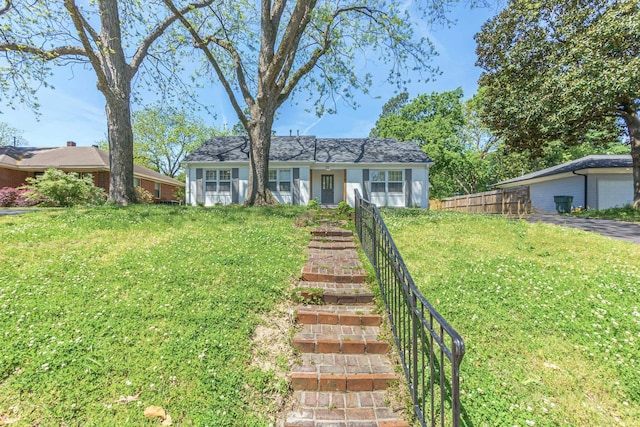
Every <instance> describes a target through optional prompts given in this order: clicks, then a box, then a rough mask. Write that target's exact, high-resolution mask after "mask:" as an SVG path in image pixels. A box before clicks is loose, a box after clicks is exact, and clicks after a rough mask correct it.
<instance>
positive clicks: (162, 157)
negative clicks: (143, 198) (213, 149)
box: [133, 104, 224, 178]
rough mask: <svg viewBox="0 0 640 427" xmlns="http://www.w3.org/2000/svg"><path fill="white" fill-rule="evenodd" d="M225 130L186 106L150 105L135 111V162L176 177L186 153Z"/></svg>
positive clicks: (180, 170)
mask: <svg viewBox="0 0 640 427" xmlns="http://www.w3.org/2000/svg"><path fill="white" fill-rule="evenodd" d="M223 133H224V132H221V131H218V130H216V129H214V128H212V127H209V126H207V125H206V124H205V123H204V121H203V120H202V119H201V118H200V117H196V116H194V115H193V114H190V113H189V112H188V111H186V110H184V109H180V108H171V107H163V106H162V105H160V104H155V105H151V106H148V107H145V108H144V109H142V110H139V111H134V112H133V156H134V162H135V163H137V164H139V165H142V166H146V167H148V168H150V169H153V170H155V171H158V172H160V173H162V174H165V175H167V176H170V177H173V178H175V177H177V176H179V175H180V173H181V172H182V166H181V164H180V163H181V162H182V159H184V156H185V155H187V154H189V153H191V152H192V151H193V150H195V149H196V148H198V147H199V146H200V145H201V144H202V143H204V142H205V141H207V140H208V139H209V138H211V137H213V136H216V135H222V134H223Z"/></svg>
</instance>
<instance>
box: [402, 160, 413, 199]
mask: <svg viewBox="0 0 640 427" xmlns="http://www.w3.org/2000/svg"><path fill="white" fill-rule="evenodd" d="M411 172H412V170H411V169H405V170H404V206H405V207H407V208H410V207H411V205H412V204H413V202H412V201H411V193H412V192H413V191H412V190H413V189H412V184H413V179H412V178H411Z"/></svg>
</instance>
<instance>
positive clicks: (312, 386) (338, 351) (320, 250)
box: [284, 228, 409, 427]
mask: <svg viewBox="0 0 640 427" xmlns="http://www.w3.org/2000/svg"><path fill="white" fill-rule="evenodd" d="M312 233H313V236H314V238H313V240H312V241H311V243H310V245H309V257H308V260H307V264H306V265H305V266H304V267H303V269H302V280H301V281H300V284H299V286H300V288H301V291H300V292H299V295H300V296H301V297H302V298H304V299H305V300H310V301H313V302H316V303H320V304H321V305H300V306H299V307H298V310H297V322H298V323H299V324H300V325H301V327H300V329H299V330H298V332H297V333H296V335H295V336H294V338H293V346H294V347H295V348H296V349H297V350H298V351H299V352H300V364H299V365H297V366H295V367H294V368H293V369H292V371H291V374H290V375H291V386H292V388H293V390H294V396H293V398H294V404H293V405H294V408H293V410H292V411H291V412H289V413H288V414H287V415H286V420H285V423H284V425H285V427H311V426H322V427H329V426H331V427H365V426H385V427H404V426H409V424H408V423H407V422H406V421H404V420H403V419H402V416H401V414H398V413H396V412H394V411H393V410H392V408H390V407H389V406H388V402H389V401H390V399H389V396H388V395H387V391H386V390H387V388H388V387H389V386H390V385H392V384H394V383H396V382H397V381H398V378H399V377H398V374H397V373H396V372H395V370H394V366H393V364H392V363H391V361H390V359H389V357H388V356H387V352H388V351H389V345H388V343H387V342H386V341H383V340H379V339H378V336H379V335H380V324H381V317H380V315H378V314H373V311H374V307H375V306H374V304H373V294H372V293H371V291H370V289H369V288H368V286H367V285H366V284H365V283H364V281H365V278H366V272H365V271H364V269H363V268H362V264H361V263H360V260H359V259H358V254H357V252H356V251H355V243H354V241H353V234H352V233H351V232H350V231H347V230H342V229H338V228H322V229H316V230H313V231H312Z"/></svg>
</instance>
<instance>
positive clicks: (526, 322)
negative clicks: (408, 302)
mask: <svg viewBox="0 0 640 427" xmlns="http://www.w3.org/2000/svg"><path fill="white" fill-rule="evenodd" d="M383 216H384V217H385V221H386V223H387V225H388V227H389V230H390V231H391V233H392V235H393V238H394V240H395V242H396V244H397V245H398V248H399V249H400V252H401V254H402V256H403V258H404V260H405V262H406V263H407V265H408V267H409V271H410V272H411V274H412V276H413V278H414V280H415V281H416V284H417V286H418V287H419V288H420V289H421V290H422V292H423V294H424V295H425V296H426V297H427V299H429V300H430V301H431V302H432V303H433V304H434V305H435V306H436V308H437V309H438V310H439V311H440V312H441V313H442V314H443V315H444V316H445V318H446V319H448V320H449V321H450V323H451V324H452V325H453V326H454V327H455V328H456V329H457V330H458V332H460V333H461V335H462V336H463V338H464V339H465V342H466V346H467V352H466V356H465V358H464V360H463V362H462V373H461V388H462V390H463V395H462V406H463V411H464V420H463V425H466V426H474V427H480V426H614V425H620V426H639V425H640V245H634V244H631V243H626V242H620V241H616V240H612V239H608V238H604V237H601V236H598V235H595V234H589V233H586V232H582V231H578V230H573V229H568V228H560V227H556V226H552V225H547V224H528V223H526V222H523V221H516V220H507V219H505V218H501V217H489V216H482V215H467V214H459V213H445V212H422V211H418V210H386V211H384V212H383Z"/></svg>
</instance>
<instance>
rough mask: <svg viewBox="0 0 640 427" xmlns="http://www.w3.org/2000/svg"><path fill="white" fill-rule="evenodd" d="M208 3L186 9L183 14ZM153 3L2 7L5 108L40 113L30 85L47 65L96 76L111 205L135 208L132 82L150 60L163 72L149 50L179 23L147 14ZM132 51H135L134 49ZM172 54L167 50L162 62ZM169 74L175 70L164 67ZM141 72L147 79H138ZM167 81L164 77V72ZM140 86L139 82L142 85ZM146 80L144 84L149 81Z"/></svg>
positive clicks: (33, 0)
mask: <svg viewBox="0 0 640 427" xmlns="http://www.w3.org/2000/svg"><path fill="white" fill-rule="evenodd" d="M212 2H213V0H204V1H203V2H202V3H194V4H189V5H186V6H185V7H184V8H183V9H182V10H181V11H182V12H183V13H186V12H188V11H190V10H193V9H195V8H200V7H205V6H207V5H209V4H211V3H212ZM157 4H158V3H154V2H153V1H151V2H136V1H133V0H128V1H117V0H97V1H92V2H82V4H78V3H77V2H76V1H74V0H64V1H57V2H52V1H47V0H14V1H10V0H7V1H5V2H4V7H3V8H2V9H0V32H1V33H2V39H1V42H0V52H4V59H5V60H6V63H7V64H8V65H9V66H8V67H2V68H0V82H2V83H0V90H2V92H5V93H12V94H13V96H12V97H11V98H10V99H9V102H10V103H11V102H13V103H20V104H26V105H29V106H31V107H34V108H37V106H38V105H37V102H36V101H35V98H34V94H35V89H33V84H32V83H33V82H39V83H40V84H43V85H44V86H47V85H48V84H47V79H48V77H49V76H50V69H49V64H53V65H55V66H69V65H73V64H85V65H87V66H89V67H90V68H91V69H93V71H94V72H95V74H96V81H97V88H98V90H99V91H100V92H101V93H102V94H103V95H104V97H105V101H106V115H107V138H108V142H109V147H110V150H109V157H110V162H111V174H110V177H111V182H110V191H109V199H110V200H111V201H112V202H114V203H118V204H124V205H126V204H128V203H133V202H135V200H136V199H135V192H134V188H133V132H132V127H131V96H132V82H133V79H134V77H135V76H136V75H137V74H139V73H138V72H139V70H140V69H141V67H142V66H143V61H144V60H145V58H147V57H148V56H151V57H152V59H154V60H155V61H156V62H155V64H154V65H155V67H149V69H148V72H149V73H151V74H152V75H154V76H156V78H154V79H153V80H155V81H158V80H161V79H160V78H158V74H157V73H155V70H160V69H163V66H162V64H161V63H159V62H158V60H157V58H158V57H159V56H158V55H153V54H151V55H150V53H151V48H152V45H154V44H155V43H156V42H157V41H158V40H159V39H160V37H161V36H162V34H163V33H164V32H165V31H166V30H167V29H168V28H169V26H170V25H171V24H172V23H173V22H175V20H176V19H177V18H176V16H174V15H171V14H169V15H167V16H166V17H165V16H163V15H164V14H162V13H156V12H157V11H156V12H154V13H149V10H150V7H151V8H153V7H154V5H157ZM135 46H137V48H136V47H135ZM168 51H170V50H169V49H165V50H164V52H165V53H164V54H163V55H162V57H163V59H167V53H166V52H168ZM165 67H166V68H164V69H168V74H169V75H171V74H172V72H173V71H174V68H175V67H172V66H171V65H166V66H165ZM143 74H144V73H143ZM165 76H166V74H165ZM142 80H144V78H143V79H142ZM149 80H152V79H151V78H150V79H147V80H146V81H147V82H148V81H149Z"/></svg>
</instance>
